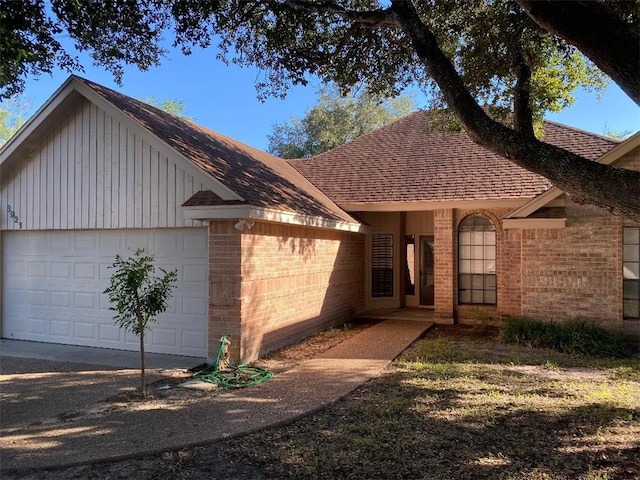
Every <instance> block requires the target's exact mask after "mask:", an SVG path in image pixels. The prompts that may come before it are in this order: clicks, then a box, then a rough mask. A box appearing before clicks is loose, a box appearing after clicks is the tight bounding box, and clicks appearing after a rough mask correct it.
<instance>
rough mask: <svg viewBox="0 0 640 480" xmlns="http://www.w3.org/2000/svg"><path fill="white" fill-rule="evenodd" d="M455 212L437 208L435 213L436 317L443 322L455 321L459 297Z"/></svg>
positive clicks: (434, 266)
mask: <svg viewBox="0 0 640 480" xmlns="http://www.w3.org/2000/svg"><path fill="white" fill-rule="evenodd" d="M453 214H454V212H453V210H452V209H447V210H436V211H435V212H434V214H433V231H434V237H433V255H434V259H433V268H434V282H435V285H434V317H435V320H436V321H438V322H441V323H453V319H454V308H455V307H454V306H455V303H454V302H456V298H457V295H456V290H455V289H456V285H457V282H456V280H455V277H456V272H457V270H458V269H457V266H456V259H457V257H458V255H457V252H456V248H457V241H456V239H455V238H454V226H453V222H454V215H453Z"/></svg>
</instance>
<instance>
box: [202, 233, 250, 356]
mask: <svg viewBox="0 0 640 480" xmlns="http://www.w3.org/2000/svg"><path fill="white" fill-rule="evenodd" d="M233 225H234V222H233V221H212V222H209V328H208V338H207V350H208V353H209V359H210V360H213V359H215V356H216V355H217V353H218V348H219V346H220V337H221V336H222V335H231V348H230V350H229V354H230V358H231V361H232V362H233V363H239V362H240V345H241V341H242V330H241V320H242V310H241V307H242V303H241V297H240V294H241V286H242V274H241V240H242V238H241V233H240V232H239V231H238V230H236V229H235V228H234V226H233Z"/></svg>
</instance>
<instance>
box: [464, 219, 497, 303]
mask: <svg viewBox="0 0 640 480" xmlns="http://www.w3.org/2000/svg"><path fill="white" fill-rule="evenodd" d="M458 303H460V304H481V305H495V304H496V227H495V226H494V225H493V223H492V222H491V220H489V219H488V218H487V217H485V216H484V215H470V216H468V217H467V218H465V219H464V220H462V222H460V226H459V227H458Z"/></svg>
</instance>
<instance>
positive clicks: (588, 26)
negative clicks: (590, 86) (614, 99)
mask: <svg viewBox="0 0 640 480" xmlns="http://www.w3.org/2000/svg"><path fill="white" fill-rule="evenodd" d="M516 2H517V3H518V4H519V5H520V6H521V7H522V8H523V9H524V10H525V12H527V15H529V17H531V19H532V20H533V21H534V22H536V23H537V24H538V25H540V26H541V27H542V28H544V29H545V30H548V31H549V32H551V33H554V34H556V35H558V36H560V37H562V38H564V39H565V40H566V41H567V42H568V43H570V44H571V45H573V46H575V47H576V48H578V50H580V51H581V52H582V53H584V54H585V55H586V56H587V57H589V58H590V59H591V61H593V63H595V64H596V65H597V66H598V68H600V70H602V71H603V72H604V73H606V74H607V75H609V76H610V77H611V78H612V79H613V81H614V82H616V83H617V84H618V85H619V86H620V88H622V90H623V91H624V92H625V93H626V94H627V95H628V96H629V97H630V98H631V99H632V100H633V101H634V102H636V103H637V104H638V105H640V32H638V31H637V30H636V29H635V28H633V26H631V25H629V24H627V23H625V22H624V21H622V20H621V19H620V18H619V17H617V16H616V15H615V14H614V13H613V12H611V10H609V8H608V7H607V6H606V5H604V4H602V3H600V2H596V1H593V0H591V1H575V0H574V1H571V2H567V1H553V0H516Z"/></svg>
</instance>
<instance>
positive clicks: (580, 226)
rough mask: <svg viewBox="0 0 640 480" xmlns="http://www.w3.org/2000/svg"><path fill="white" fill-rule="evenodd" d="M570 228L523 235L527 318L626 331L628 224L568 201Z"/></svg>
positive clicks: (524, 292)
mask: <svg viewBox="0 0 640 480" xmlns="http://www.w3.org/2000/svg"><path fill="white" fill-rule="evenodd" d="M567 213H568V215H567V225H566V227H565V228H563V229H558V230H544V229H539V230H523V231H522V313H523V314H524V315H527V316H531V317H534V318H546V319H554V320H562V319H564V318H567V317H572V316H583V317H589V318H593V319H597V320H600V321H602V322H603V323H604V324H606V325H608V326H609V327H612V328H614V329H621V328H622V293H621V292H622V219H621V218H620V217H617V216H614V215H609V214H607V213H606V212H604V211H603V210H600V209H598V208H595V207H587V206H577V205H575V204H571V203H570V202H568V207H567Z"/></svg>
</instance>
